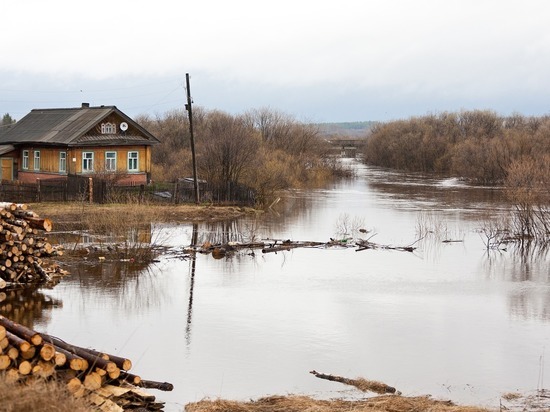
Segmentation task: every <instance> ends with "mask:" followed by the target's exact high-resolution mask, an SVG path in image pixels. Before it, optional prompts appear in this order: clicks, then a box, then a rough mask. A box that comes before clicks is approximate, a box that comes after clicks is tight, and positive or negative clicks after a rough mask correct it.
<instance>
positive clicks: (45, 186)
mask: <svg viewBox="0 0 550 412" xmlns="http://www.w3.org/2000/svg"><path fill="white" fill-rule="evenodd" d="M199 196H200V202H201V203H214V204H235V203H236V204H242V205H251V206H252V205H254V204H255V201H256V198H255V192H254V191H253V190H252V189H250V188H248V187H245V186H242V185H235V184H227V185H224V187H219V186H215V185H211V184H208V183H205V182H201V183H200V184H199ZM0 201H9V202H16V203H37V202H38V203H39V202H67V201H86V202H93V203H125V202H139V203H142V202H161V203H176V204H177V203H192V202H194V201H195V192H194V187H193V184H192V183H189V181H188V180H183V179H182V180H180V181H178V182H175V183H166V182H156V183H152V184H149V185H133V186H119V185H113V184H112V183H111V182H109V181H107V180H103V179H99V178H92V177H81V176H69V178H68V179H47V180H37V182H36V183H23V182H18V181H1V182H0Z"/></svg>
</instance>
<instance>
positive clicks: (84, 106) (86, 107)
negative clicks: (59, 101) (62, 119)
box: [82, 103, 90, 109]
mask: <svg viewBox="0 0 550 412" xmlns="http://www.w3.org/2000/svg"><path fill="white" fill-rule="evenodd" d="M82 108H83V109H89V108H90V103H82Z"/></svg>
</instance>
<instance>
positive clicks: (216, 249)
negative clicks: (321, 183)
mask: <svg viewBox="0 0 550 412" xmlns="http://www.w3.org/2000/svg"><path fill="white" fill-rule="evenodd" d="M373 236H374V235H373ZM370 238H372V236H371V237H370ZM370 238H369V239H367V240H364V239H358V240H354V239H352V238H344V239H340V240H338V239H332V238H330V241H328V242H315V241H294V240H290V239H287V240H279V239H267V240H264V241H259V242H249V243H240V242H227V243H217V244H212V243H210V242H205V243H204V244H203V245H202V246H200V247H198V248H194V247H190V248H188V249H187V250H186V252H187V253H197V252H198V253H206V254H208V253H210V254H212V256H213V257H214V258H215V259H220V258H223V257H226V256H231V255H232V254H233V253H234V252H237V251H243V250H251V251H252V252H251V254H253V250H254V249H261V251H262V253H277V252H287V251H289V250H291V249H296V248H307V247H318V248H332V247H340V248H342V247H343V248H350V247H357V249H356V251H357V252H359V251H362V250H367V249H388V250H397V251H402V252H413V251H414V250H415V249H416V247H414V246H413V245H414V244H415V243H416V242H418V241H419V240H420V239H417V240H416V241H414V242H413V243H412V244H410V245H407V246H389V245H380V244H377V243H374V242H371V241H370Z"/></svg>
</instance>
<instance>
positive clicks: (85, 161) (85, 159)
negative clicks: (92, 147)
mask: <svg viewBox="0 0 550 412" xmlns="http://www.w3.org/2000/svg"><path fill="white" fill-rule="evenodd" d="M86 154H91V155H92V157H86ZM94 157H95V156H94V152H82V173H93V171H94ZM88 163H91V166H92V167H91V168H90V169H86V168H84V165H85V164H88Z"/></svg>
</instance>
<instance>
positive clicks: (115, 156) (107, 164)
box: [105, 150, 117, 172]
mask: <svg viewBox="0 0 550 412" xmlns="http://www.w3.org/2000/svg"><path fill="white" fill-rule="evenodd" d="M108 155H114V157H113V158H108ZM108 160H109V162H108ZM111 161H112V163H113V165H112V166H113V167H112V168H110V167H108V166H109V163H111ZM116 167H117V152H115V151H112V150H111V151H108V152H105V171H107V172H116Z"/></svg>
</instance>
